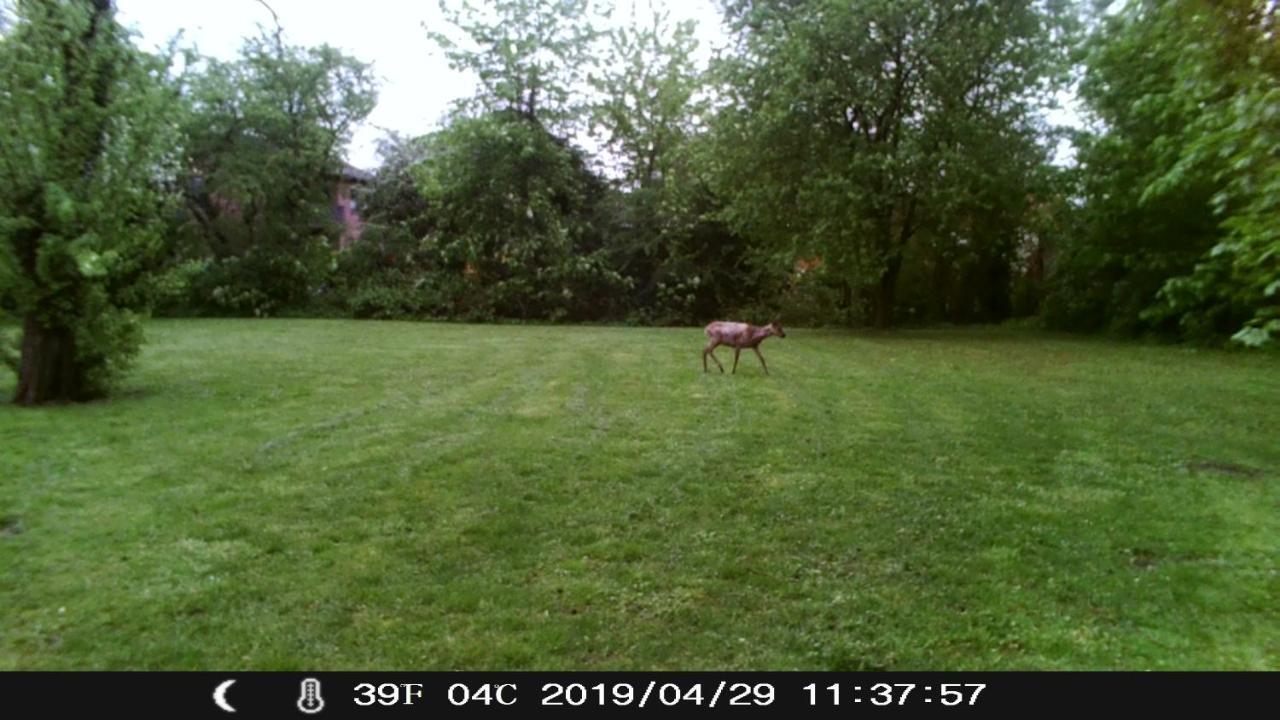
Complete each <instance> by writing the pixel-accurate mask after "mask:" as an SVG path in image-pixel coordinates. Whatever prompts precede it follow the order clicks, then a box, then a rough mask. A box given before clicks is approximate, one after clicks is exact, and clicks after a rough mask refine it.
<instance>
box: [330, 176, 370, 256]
mask: <svg viewBox="0 0 1280 720" xmlns="http://www.w3.org/2000/svg"><path fill="white" fill-rule="evenodd" d="M371 180H373V173H370V172H368V171H366V170H361V169H360V168H358V167H355V166H353V165H345V164H344V165H343V166H342V170H341V171H340V172H339V174H338V177H337V182H336V183H335V184H334V188H333V219H334V220H335V221H337V222H338V223H339V224H340V225H342V234H341V235H340V236H339V237H338V249H339V250H346V249H347V248H349V247H351V246H352V245H354V244H355V243H356V242H357V241H358V240H359V239H360V233H361V231H362V230H363V229H364V223H363V222H362V221H361V220H360V210H359V207H358V205H357V203H356V199H355V195H356V188H357V187H359V186H361V185H365V184H367V183H369V182H370V181H371Z"/></svg>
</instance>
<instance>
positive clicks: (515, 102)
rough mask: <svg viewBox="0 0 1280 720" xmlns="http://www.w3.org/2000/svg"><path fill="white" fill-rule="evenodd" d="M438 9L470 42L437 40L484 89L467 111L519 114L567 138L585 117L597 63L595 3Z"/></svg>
mask: <svg viewBox="0 0 1280 720" xmlns="http://www.w3.org/2000/svg"><path fill="white" fill-rule="evenodd" d="M440 10H441V12H442V13H443V14H444V15H445V17H446V18H447V19H449V21H450V22H451V23H452V24H453V25H454V26H455V27H456V28H457V29H458V30H460V31H461V32H462V34H463V35H465V36H466V37H465V39H462V40H461V42H459V41H457V40H454V39H453V38H450V37H449V36H448V35H446V34H445V33H441V32H434V31H433V32H430V33H429V35H430V37H431V39H432V40H433V41H434V42H435V43H436V44H437V45H439V46H440V48H441V49H442V50H443V51H444V53H445V56H446V57H447V58H448V59H449V64H450V67H452V68H453V69H455V70H465V71H470V72H473V73H475V75H476V77H477V79H478V80H479V81H480V87H479V89H478V91H477V93H476V95H475V97H474V98H472V99H471V100H470V101H469V102H468V103H467V104H466V105H465V107H466V108H467V109H469V110H470V111H471V112H472V113H473V114H475V115H485V114H490V113H496V112H510V113H515V114H517V115H519V116H521V117H524V118H526V119H528V120H531V121H536V122H539V123H541V124H542V125H543V126H544V127H546V128H548V129H550V130H551V131H552V132H554V133H563V134H567V133H568V131H569V129H570V128H571V126H572V125H573V124H574V123H575V122H576V121H577V120H578V119H579V118H580V116H581V114H582V107H581V104H580V102H579V101H578V99H577V95H576V92H577V88H578V85H579V84H580V83H581V82H582V80H583V77H584V75H583V73H584V72H585V71H586V70H588V69H589V68H590V67H591V65H592V64H593V63H594V62H595V59H594V57H593V55H592V54H591V45H592V43H593V42H594V40H595V39H596V37H597V35H598V34H599V33H598V31H597V30H596V29H595V27H594V26H593V15H598V14H599V13H596V12H594V9H593V6H592V3H591V1H590V0H495V1H494V2H489V3H486V4H485V7H484V9H480V8H477V7H476V6H474V5H472V4H471V3H470V2H468V1H467V0H464V1H463V3H462V5H461V7H460V8H459V9H457V10H454V9H452V8H451V7H449V5H448V4H447V3H446V2H444V0H441V2H440Z"/></svg>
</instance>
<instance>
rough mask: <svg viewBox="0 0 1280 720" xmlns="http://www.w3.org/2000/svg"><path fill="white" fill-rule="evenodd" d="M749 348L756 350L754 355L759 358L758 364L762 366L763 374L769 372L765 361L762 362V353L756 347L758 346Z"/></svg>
mask: <svg viewBox="0 0 1280 720" xmlns="http://www.w3.org/2000/svg"><path fill="white" fill-rule="evenodd" d="M751 349H752V350H755V351H756V357H758V358H760V366H761V367H763V368H764V374H765V375H768V374H769V366H768V365H765V363H764V355H761V354H760V348H758V347H753V348H751Z"/></svg>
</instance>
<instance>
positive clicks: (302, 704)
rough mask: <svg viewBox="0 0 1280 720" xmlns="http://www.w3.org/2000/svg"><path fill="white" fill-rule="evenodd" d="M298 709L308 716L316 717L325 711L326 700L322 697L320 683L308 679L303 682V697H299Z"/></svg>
mask: <svg viewBox="0 0 1280 720" xmlns="http://www.w3.org/2000/svg"><path fill="white" fill-rule="evenodd" d="M298 709H299V710H301V711H302V712H304V713H306V714H308V715H315V714H316V713H318V712H320V711H321V710H323V709H324V698H322V697H320V681H319V680H317V679H315V678H307V679H306V680H303V681H302V695H300V696H298Z"/></svg>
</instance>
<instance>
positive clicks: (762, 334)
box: [702, 320, 787, 375]
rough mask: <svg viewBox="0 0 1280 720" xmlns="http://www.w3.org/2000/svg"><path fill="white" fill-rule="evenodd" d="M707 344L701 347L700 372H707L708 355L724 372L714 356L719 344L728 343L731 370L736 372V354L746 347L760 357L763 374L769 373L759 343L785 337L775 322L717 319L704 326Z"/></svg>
mask: <svg viewBox="0 0 1280 720" xmlns="http://www.w3.org/2000/svg"><path fill="white" fill-rule="evenodd" d="M706 333H707V346H706V347H705V348H703V349H702V372H708V369H707V356H708V355H710V356H711V359H712V360H715V362H716V365H717V366H718V367H719V368H720V372H724V365H721V364H720V359H719V358H717V357H716V353H715V349H716V348H717V347H719V346H721V345H728V346H729V347H731V348H733V372H734V373H737V372H738V356H739V355H740V354H741V353H742V351H743V350H745V349H746V348H751V350H752V351H753V352H755V354H756V357H758V358H760V366H761V367H763V368H764V374H765V375H768V374H769V366H768V365H766V364H765V362H764V355H761V354H760V343H762V342H764V341H765V338H770V337H774V336H777V337H786V336H787V334H786V333H785V332H783V330H782V326H781V325H779V324H778V323H776V322H773V323H769V324H768V325H748V324H747V323H740V322H729V321H725V320H717V321H716V322H713V323H711V324H710V325H708V326H707V327H706Z"/></svg>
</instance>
